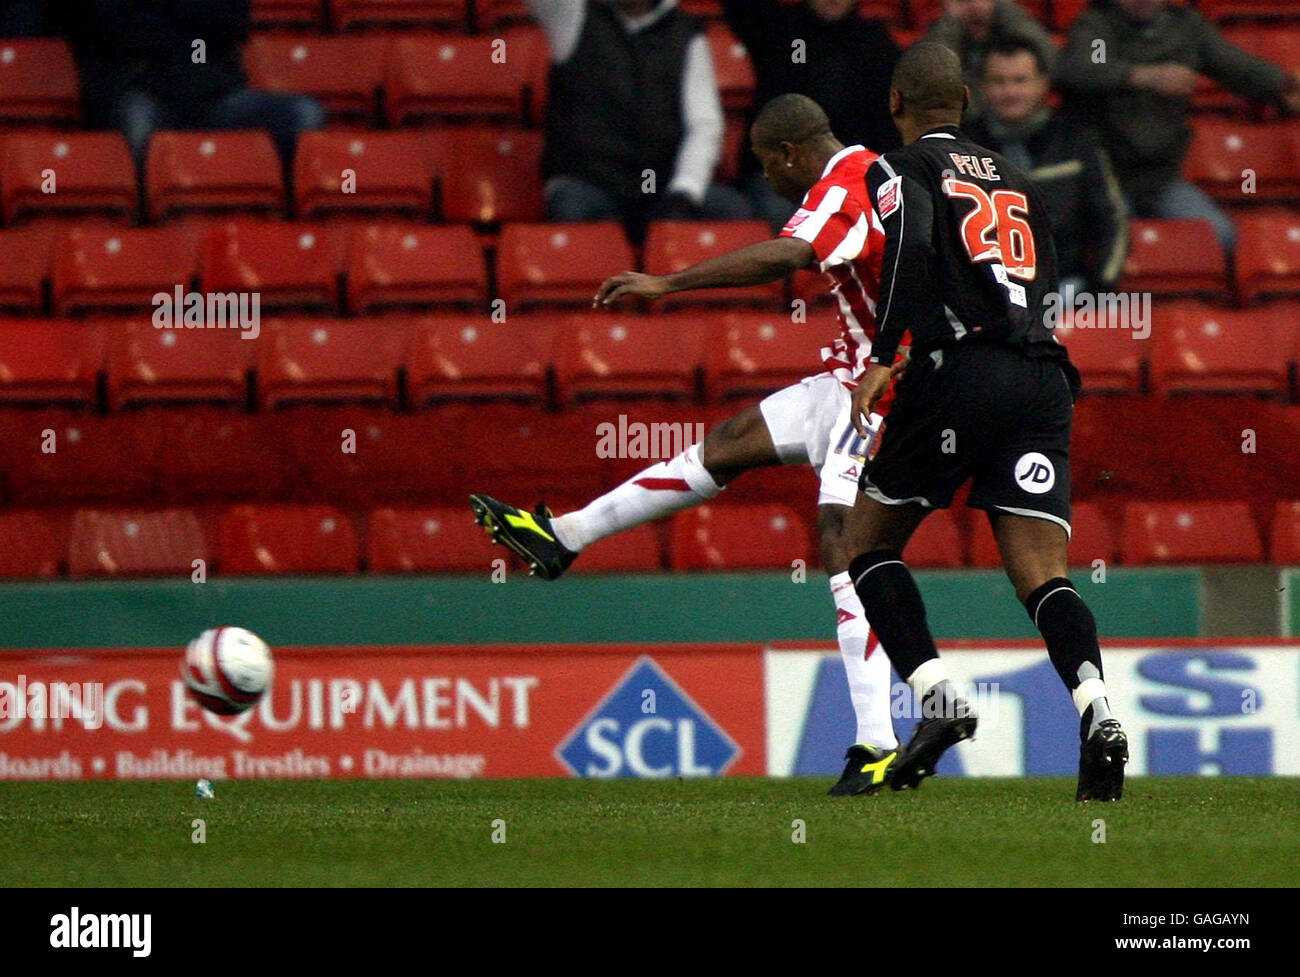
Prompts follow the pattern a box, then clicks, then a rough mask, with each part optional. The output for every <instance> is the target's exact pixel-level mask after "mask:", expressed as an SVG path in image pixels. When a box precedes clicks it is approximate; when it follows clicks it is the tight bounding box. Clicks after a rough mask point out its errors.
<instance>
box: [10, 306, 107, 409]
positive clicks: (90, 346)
mask: <svg viewBox="0 0 1300 977" xmlns="http://www.w3.org/2000/svg"><path fill="white" fill-rule="evenodd" d="M104 346H105V334H104V329H102V328H100V327H98V326H91V325H85V324H83V323H80V322H75V321H71V320H67V319H3V320H0V402H4V403H46V404H53V403H60V404H72V405H75V406H80V407H94V406H96V404H97V402H98V399H99V397H98V390H97V384H98V379H99V371H100V370H101V369H102V368H103V366H104Z"/></svg>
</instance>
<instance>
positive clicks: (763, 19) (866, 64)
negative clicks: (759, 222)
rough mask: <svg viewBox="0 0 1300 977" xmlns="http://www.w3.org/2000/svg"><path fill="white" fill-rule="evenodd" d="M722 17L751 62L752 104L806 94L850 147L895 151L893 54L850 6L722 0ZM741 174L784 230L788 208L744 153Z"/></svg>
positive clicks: (834, 0)
mask: <svg viewBox="0 0 1300 977" xmlns="http://www.w3.org/2000/svg"><path fill="white" fill-rule="evenodd" d="M722 10H723V14H724V15H725V16H726V18H727V23H728V25H729V26H730V27H731V30H732V32H733V33H734V34H735V35H736V37H737V38H739V39H740V41H741V42H742V43H743V44H744V45H745V47H746V48H747V49H748V51H749V56H750V59H751V60H752V61H753V64H754V74H755V76H756V77H757V80H758V93H757V97H756V98H755V99H754V104H755V105H766V104H767V103H768V102H770V101H771V100H772V99H774V98H776V97H777V96H778V95H785V94H788V93H793V94H798V95H807V96H808V97H809V98H811V99H812V100H813V101H814V102H817V103H818V104H819V105H821V107H822V108H823V109H824V110H825V111H826V115H827V117H828V118H829V119H830V121H831V130H832V131H833V132H836V133H838V134H839V135H840V137H841V138H843V139H845V140H846V141H847V142H848V143H849V144H850V145H852V144H855V143H857V144H861V145H863V146H866V147H867V148H868V149H871V150H873V151H875V152H877V153H883V152H886V151H887V150H890V149H894V148H896V147H897V146H898V145H899V142H898V131H897V130H896V129H895V128H894V121H893V119H891V118H890V116H889V78H890V76H891V75H892V74H893V72H894V65H895V64H897V63H898V57H899V53H900V52H899V50H898V45H896V44H895V43H894V39H893V38H892V37H891V36H890V34H889V30H888V28H887V27H886V26H885V24H884V23H883V22H882V21H879V20H870V19H867V18H864V17H862V16H861V15H859V13H858V9H857V3H855V2H854V0H804V2H802V3H798V4H785V3H781V2H780V0H722ZM742 175H743V176H744V178H745V182H746V186H747V188H748V190H749V193H750V196H751V198H752V199H753V200H754V201H755V205H756V206H757V207H758V209H759V211H760V216H762V217H763V218H765V219H766V220H767V221H768V222H769V223H770V224H772V226H773V228H774V229H779V228H781V227H782V226H784V225H785V222H786V220H787V219H788V218H789V217H790V214H791V213H792V212H793V211H792V208H791V206H790V204H789V203H788V202H787V201H785V200H784V199H782V198H781V197H780V196H778V195H777V194H776V192H775V191H774V190H772V188H771V185H770V184H769V183H768V182H767V181H766V180H765V179H763V173H762V170H761V169H760V168H759V166H758V162H757V160H755V159H754V157H753V155H752V154H751V153H750V152H749V151H748V150H746V152H745V157H744V166H743V169H742Z"/></svg>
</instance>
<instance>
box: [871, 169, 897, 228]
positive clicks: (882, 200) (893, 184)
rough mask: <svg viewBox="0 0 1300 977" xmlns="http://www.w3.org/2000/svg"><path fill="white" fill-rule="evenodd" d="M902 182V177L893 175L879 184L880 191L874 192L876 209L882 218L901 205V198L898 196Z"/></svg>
mask: <svg viewBox="0 0 1300 977" xmlns="http://www.w3.org/2000/svg"><path fill="white" fill-rule="evenodd" d="M902 184H903V178H902V177H901V176H896V177H893V178H892V179H890V180H887V181H886V182H885V183H884V185H883V186H881V188H880V192H879V193H877V194H876V210H877V211H878V212H879V213H880V217H881V219H882V220H883V219H884V218H886V217H888V216H889V215H890V214H892V213H893V212H894V211H896V210H897V209H898V208H899V207H901V206H902V205H903V202H902V199H901V198H900V197H899V193H900V192H901V187H902Z"/></svg>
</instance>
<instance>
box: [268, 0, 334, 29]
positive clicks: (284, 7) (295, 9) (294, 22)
mask: <svg viewBox="0 0 1300 977" xmlns="http://www.w3.org/2000/svg"><path fill="white" fill-rule="evenodd" d="M324 14H325V11H324V10H323V9H322V0H253V9H252V17H251V20H252V23H253V26H254V27H320V26H321V23H322V21H323V20H324ZM254 36H256V35H254Z"/></svg>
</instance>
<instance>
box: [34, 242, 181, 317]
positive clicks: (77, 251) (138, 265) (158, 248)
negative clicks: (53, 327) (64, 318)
mask: <svg viewBox="0 0 1300 977" xmlns="http://www.w3.org/2000/svg"><path fill="white" fill-rule="evenodd" d="M193 278H194V249H193V243H192V241H191V238H190V236H189V234H188V232H186V231H185V230H184V229H183V228H177V227H123V228H115V227H114V228H111V227H96V226H91V225H86V226H81V227H75V228H73V229H72V230H69V231H67V232H66V233H65V234H64V235H63V237H62V238H61V239H59V240H57V241H56V242H55V245H54V273H53V276H52V294H53V309H54V314H55V315H68V314H69V313H72V312H83V311H86V310H88V309H114V310H119V309H129V310H133V309H142V308H152V307H153V297H154V296H155V295H157V294H158V293H159V292H163V293H166V294H167V295H169V296H170V295H173V294H174V291H175V289H176V288H177V287H178V286H179V287H181V288H185V289H188V287H189V285H190V282H191V281H192V279H193Z"/></svg>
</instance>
